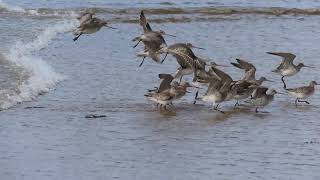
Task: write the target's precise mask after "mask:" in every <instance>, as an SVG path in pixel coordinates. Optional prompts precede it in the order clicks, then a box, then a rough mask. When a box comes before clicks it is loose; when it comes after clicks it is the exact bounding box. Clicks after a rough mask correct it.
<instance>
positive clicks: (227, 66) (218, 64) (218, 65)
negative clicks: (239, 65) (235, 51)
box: [216, 64, 231, 67]
mask: <svg viewBox="0 0 320 180" xmlns="http://www.w3.org/2000/svg"><path fill="white" fill-rule="evenodd" d="M216 66H221V67H231V66H228V65H221V64H217V65H216Z"/></svg>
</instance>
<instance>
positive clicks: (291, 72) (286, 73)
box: [281, 68, 298, 76]
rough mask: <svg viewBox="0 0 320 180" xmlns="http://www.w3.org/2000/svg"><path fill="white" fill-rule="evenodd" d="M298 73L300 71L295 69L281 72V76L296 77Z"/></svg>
mask: <svg viewBox="0 0 320 180" xmlns="http://www.w3.org/2000/svg"><path fill="white" fill-rule="evenodd" d="M297 73H298V71H297V70H296V69H294V68H289V69H284V70H281V75H282V76H293V75H295V74H297Z"/></svg>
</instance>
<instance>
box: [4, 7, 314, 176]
mask: <svg viewBox="0 0 320 180" xmlns="http://www.w3.org/2000/svg"><path fill="white" fill-rule="evenodd" d="M130 2H131V1H130ZM110 3H112V2H111V1H110ZM115 3H117V2H115ZM121 3H124V4H126V2H125V1H121ZM121 3H120V4H121ZM132 3H133V6H136V5H137V4H139V1H137V2H134V1H132ZM154 3H155V4H153V5H152V7H153V8H156V9H159V8H163V6H174V7H179V8H181V7H183V9H185V12H190V9H188V8H193V9H203V7H205V6H206V4H208V2H207V1H201V2H200V3H199V4H196V3H195V4H193V5H192V6H191V5H190V4H189V5H186V4H188V3H186V4H184V5H183V3H182V2H181V3H177V4H178V5H168V4H167V5H161V4H160V3H159V2H158V1H154ZM209 3H212V2H209ZM213 3H215V2H213ZM12 4H15V5H18V6H19V7H20V8H21V7H27V8H26V9H24V11H27V12H22V11H12V9H11V10H10V9H9V10H6V11H2V13H0V17H1V18H0V23H1V26H0V30H1V31H0V32H1V34H0V36H1V39H2V44H1V45H0V52H1V54H2V55H1V56H0V63H1V67H0V70H1V78H0V85H1V92H0V101H1V107H2V108H4V109H6V108H9V107H10V108H9V109H6V110H3V111H1V112H0V151H1V153H0V167H1V169H0V177H1V178H0V179H1V180H2V179H3V180H11V179H30V180H31V179H32V180H36V179H39V180H40V179H41V180H42V179H77V180H79V179H84V180H87V179H128V180H132V179H139V180H140V179H159V180H162V179H177V180H180V179H181V180H182V179H201V180H205V179H208V180H209V179H319V178H320V173H319V172H318V169H319V168H320V163H319V161H318V159H319V158H320V144H319V143H320V139H319V132H320V122H319V118H318V117H317V116H318V115H319V111H320V110H319V106H320V101H319V93H318V92H317V91H316V93H315V95H314V96H313V97H312V99H310V102H311V105H303V106H300V107H298V108H295V106H294V99H292V98H290V97H287V96H286V95H279V96H277V97H276V98H275V101H274V102H273V103H272V104H271V105H270V106H267V107H266V108H264V109H263V110H264V111H268V112H269V113H266V114H256V113H254V109H252V108H250V107H242V108H240V109H235V110H234V109H233V102H230V103H223V104H222V108H223V109H224V110H226V111H227V113H226V114H220V113H217V112H213V111H211V110H209V108H210V105H209V104H205V103H202V102H199V103H198V104H197V105H192V98H193V95H194V94H188V95H187V96H186V97H185V98H183V99H182V100H181V101H179V102H175V107H176V114H167V113H163V112H159V110H158V109H157V108H156V107H154V106H152V103H151V102H149V101H148V100H146V99H145V97H144V96H143V95H144V94H145V92H146V89H148V88H152V87H153V86H156V85H157V84H158V79H157V74H158V73H164V72H165V73H174V72H175V70H176V62H175V61H174V59H173V58H172V57H170V58H169V59H168V61H166V62H165V63H164V64H162V65H159V64H155V63H153V62H152V61H146V62H145V64H144V65H143V66H142V67H141V68H138V65H139V63H140V60H139V59H138V58H136V57H135V54H136V53H137V52H138V51H139V49H133V48H132V45H133V44H132V42H131V39H132V38H133V37H135V36H136V35H138V34H140V33H141V29H140V27H139V26H138V25H137V24H135V23H133V22H131V21H129V22H126V23H124V21H126V20H128V19H126V17H130V19H132V20H134V19H136V18H137V17H138V14H136V15H135V14H134V13H132V14H129V15H125V14H124V15H121V18H120V19H118V20H117V19H116V18H114V17H115V16H118V15H119V13H110V12H109V11H108V12H101V13H100V14H98V16H101V17H104V18H109V17H110V18H111V19H112V18H114V21H113V26H115V27H117V28H118V29H117V30H109V29H102V30H101V31H99V32H98V33H96V34H94V35H90V36H83V37H81V38H80V39H79V41H77V42H75V43H74V42H73V41H72V34H70V33H69V32H68V31H70V30H71V29H72V28H74V27H75V26H76V25H77V22H76V21H75V20H74V18H73V16H72V15H73V14H75V13H76V12H77V11H78V10H80V9H77V8H78V7H81V8H83V7H102V8H107V7H109V6H110V5H108V4H109V2H108V3H105V2H102V1H90V2H86V1H82V2H81V3H80V5H79V6H77V5H76V6H74V5H73V3H72V1H69V2H68V3H65V4H64V2H63V1H54V2H51V1H50V2H47V1H41V2H39V3H33V2H32V1H31V2H26V1H15V2H14V3H12ZM127 4H130V3H127ZM239 4H242V5H239ZM301 4H303V6H302V5H301ZM10 5H11V4H10ZM223 5H225V6H229V7H231V6H244V7H249V6H250V7H251V6H254V7H255V6H256V7H275V6H281V7H284V8H291V6H294V7H299V8H300V7H301V8H317V6H318V3H317V2H316V1H314V2H311V3H303V2H301V1H300V2H298V1H297V2H293V3H289V2H286V1H269V2H268V3H261V2H255V3H253V2H251V1H250V2H249V1H225V3H224V4H223ZM300 5H301V6H300ZM115 6H116V5H115ZM119 6H122V5H119ZM126 6H127V5H126ZM137 6H138V7H140V5H137ZM141 6H142V7H143V6H144V5H141ZM217 6H218V5H217ZM48 7H49V8H63V7H67V10H64V11H66V12H68V13H69V14H71V15H66V14H68V13H62V14H59V13H58V14H54V13H53V15H52V14H51V15H50V16H44V15H41V14H40V15H39V14H37V13H38V12H33V11H32V12H30V9H31V10H34V9H36V8H48ZM69 7H70V8H71V9H68V8H69ZM116 7H117V8H121V7H118V5H117V6H116ZM72 8H75V9H76V10H72ZM117 8H116V9H115V11H117ZM126 9H128V8H126ZM238 9H239V8H238ZM254 9H255V8H254ZM191 10H192V9H191ZM219 10H220V9H219ZM50 11H52V12H53V10H50ZM73 11H75V13H73ZM128 11H129V12H136V11H137V10H136V9H135V8H133V9H130V8H129V9H128ZM137 12H138V11H137ZM149 13H150V14H151V13H152V11H149ZM148 15H149V14H148ZM150 16H151V18H152V19H153V20H154V22H157V23H153V24H152V26H153V27H154V28H155V29H163V30H165V31H166V32H168V33H171V34H175V35H176V36H177V38H167V41H168V44H172V43H175V42H191V43H193V44H195V45H197V46H201V47H204V48H206V50H197V51H196V54H197V55H199V56H201V57H207V58H211V59H213V60H214V61H216V62H219V63H221V64H228V63H230V62H232V61H234V60H235V58H244V59H248V60H249V61H250V62H252V63H254V64H255V65H256V67H257V69H258V72H257V73H258V77H259V76H262V75H263V76H266V77H267V78H268V79H271V80H274V81H275V82H274V83H267V84H266V85H267V86H269V87H271V88H274V89H277V90H279V91H281V86H282V84H281V81H280V77H279V76H278V75H276V74H273V73H271V72H270V71H271V70H272V69H273V68H274V67H276V65H277V64H278V63H279V62H280V59H279V58H277V57H273V56H270V55H267V54H266V53H265V52H266V51H287V52H293V53H295V54H296V55H297V62H304V63H305V64H308V65H312V66H316V67H318V66H319V62H318V59H320V56H319V53H318V47H319V42H320V36H319V33H320V25H319V23H318V22H319V21H320V16H318V15H310V14H308V13H300V14H295V13H289V14H287V13H284V14H282V15H272V14H268V13H236V14H207V13H204V14H201V13H200V14H199V13H191V14H190V13H182V14H178V13H175V14H173V15H172V17H174V18H175V19H178V20H177V21H172V20H170V18H171V15H170V14H169V15H165V14H164V13H162V14H156V13H154V14H151V15H150ZM166 18H167V19H169V20H163V19H166ZM198 18H201V20H199V19H198ZM184 19H187V21H184ZM157 20H158V21H157ZM139 48H140V49H142V47H139ZM224 70H226V71H227V72H228V73H230V74H231V75H232V77H233V78H234V79H238V78H240V77H241V75H242V74H241V73H242V72H241V71H239V70H237V69H235V68H232V67H230V68H224ZM319 75H320V74H319V71H318V70H316V69H303V70H302V71H301V72H300V73H299V74H297V75H296V76H294V77H289V78H287V82H288V85H289V87H295V86H302V85H306V84H308V83H309V81H311V80H318V77H319ZM186 80H188V78H187V79H186ZM189 80H191V78H189ZM203 91H204V90H202V93H203ZM45 92H48V93H45ZM39 93H40V94H44V95H41V96H38V94H39ZM26 101H29V102H26ZM20 102H23V103H22V104H20ZM17 103H18V104H17ZM12 105H14V106H12ZM32 107H35V108H32ZM91 113H94V114H102V115H106V116H107V117H105V118H100V119H86V118H84V117H85V116H86V115H88V114H91Z"/></svg>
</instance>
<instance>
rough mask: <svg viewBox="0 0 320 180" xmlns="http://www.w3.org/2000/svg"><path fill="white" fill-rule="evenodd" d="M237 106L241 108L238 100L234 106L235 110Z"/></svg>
mask: <svg viewBox="0 0 320 180" xmlns="http://www.w3.org/2000/svg"><path fill="white" fill-rule="evenodd" d="M237 106H240V104H239V101H238V100H237V102H236V104H234V107H233V108H236V107H237Z"/></svg>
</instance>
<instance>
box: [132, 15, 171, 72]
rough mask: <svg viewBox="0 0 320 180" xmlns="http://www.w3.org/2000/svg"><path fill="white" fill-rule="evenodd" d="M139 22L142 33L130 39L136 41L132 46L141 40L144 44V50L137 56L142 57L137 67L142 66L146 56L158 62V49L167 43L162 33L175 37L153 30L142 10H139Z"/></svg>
mask: <svg viewBox="0 0 320 180" xmlns="http://www.w3.org/2000/svg"><path fill="white" fill-rule="evenodd" d="M139 24H140V25H141V26H142V28H143V34H142V35H141V36H138V37H135V38H134V39H133V40H132V41H138V42H137V44H135V45H134V46H133V47H134V48H135V47H137V46H138V44H139V43H140V42H141V41H142V42H143V44H144V45H145V48H144V51H143V52H142V53H139V54H138V57H143V59H142V62H141V63H140V65H139V67H141V66H142V64H143V62H144V60H145V58H146V57H150V58H151V59H152V60H154V61H155V62H157V63H160V62H161V60H160V54H159V53H158V51H159V50H160V49H161V45H162V44H164V45H165V46H166V45H167V43H166V41H165V39H164V38H163V35H168V36H172V37H175V36H174V35H170V34H166V33H165V32H164V31H162V30H160V31H153V30H152V28H151V26H150V24H149V23H148V21H147V19H146V17H145V15H144V12H143V11H141V13H140V19H139Z"/></svg>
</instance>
